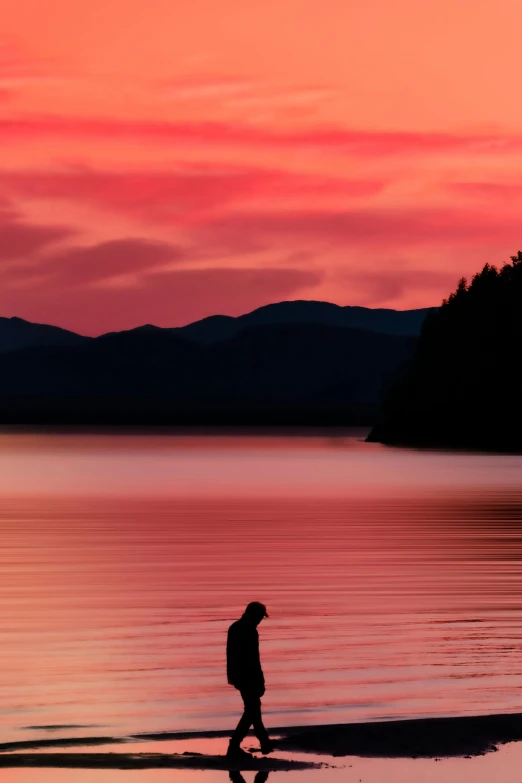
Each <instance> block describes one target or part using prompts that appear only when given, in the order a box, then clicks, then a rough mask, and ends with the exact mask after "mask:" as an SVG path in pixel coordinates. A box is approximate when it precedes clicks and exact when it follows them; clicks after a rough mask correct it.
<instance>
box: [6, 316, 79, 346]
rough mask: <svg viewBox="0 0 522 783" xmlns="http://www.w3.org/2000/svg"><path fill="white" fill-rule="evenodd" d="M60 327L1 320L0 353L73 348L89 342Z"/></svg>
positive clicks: (16, 320) (20, 320)
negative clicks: (40, 347)
mask: <svg viewBox="0 0 522 783" xmlns="http://www.w3.org/2000/svg"><path fill="white" fill-rule="evenodd" d="M88 339H89V338H88V337H82V336H80V335H79V334H75V333H74V332H69V331H67V330H66V329H60V328H59V327H58V326H47V325H46V324H34V323H31V322H30V321H24V320H23V319H22V318H0V353H5V352H6V351H16V350H18V349H20V348H31V347H33V346H42V347H44V346H71V345H80V344H81V343H84V342H85V341H86V340H88Z"/></svg>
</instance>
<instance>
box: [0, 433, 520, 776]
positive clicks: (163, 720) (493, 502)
mask: <svg viewBox="0 0 522 783" xmlns="http://www.w3.org/2000/svg"><path fill="white" fill-rule="evenodd" d="M521 470H522V457H518V456H494V455H476V454H464V453H461V454H453V455H446V454H444V453H442V452H418V451H408V450H395V449H387V448H382V447H380V446H375V445H370V444H364V443H362V442H360V441H358V440H357V439H355V438H352V439H350V438H347V437H344V438H343V439H339V440H333V439H331V438H325V437H318V438H310V437H306V438H297V439H293V438H284V437H277V438H270V437H265V438H251V437H248V438H245V439H241V438H238V437H233V438H225V437H219V438H215V439H213V438H208V437H205V438H189V437H181V438H173V437H162V436H143V437H138V436H117V437H112V436H101V435H96V436H83V435H74V436H40V435H38V436H36V435H23V436H15V435H3V436H0V492H1V493H2V504H1V506H0V532H1V541H2V547H1V548H0V572H1V574H2V579H1V581H0V600H1V602H2V615H1V616H0V634H1V638H2V645H1V646H0V666H1V667H2V671H4V672H5V673H6V677H5V682H4V684H3V686H2V689H1V690H0V729H1V732H2V736H3V737H4V739H5V740H6V741H7V740H10V739H22V738H23V739H27V738H31V737H38V736H41V733H38V731H36V730H34V729H31V730H23V727H27V726H42V725H46V724H79V725H83V726H86V728H85V729H79V730H77V731H76V732H75V731H71V733H73V734H74V733H76V734H78V732H83V733H85V734H87V735H91V736H92V735H95V734H100V733H102V734H105V733H109V734H126V733H133V732H139V731H163V730H197V729H213V728H216V729H222V728H225V727H230V726H233V725H234V723H235V722H236V720H237V717H238V713H239V711H240V704H239V699H238V695H237V693H235V692H234V691H233V690H232V689H231V688H229V687H228V686H227V684H226V679H225V674H224V643H225V636H226V629H227V626H228V624H229V623H230V622H231V621H232V620H233V619H235V618H236V617H237V616H238V614H239V613H240V612H241V610H242V608H243V607H244V605H245V604H246V603H247V601H249V600H252V599H260V600H263V601H264V602H266V603H267V605H268V608H269V614H270V619H269V620H267V621H265V622H264V623H263V624H262V626H261V628H260V635H261V649H262V657H263V662H264V668H265V672H266V677H267V684H268V688H267V694H266V697H265V699H264V710H265V714H266V717H267V724H268V725H271V726H277V725H295V724H306V723H308V724H313V723H326V722H343V721H352V720H371V719H380V718H386V717H388V718H393V717H407V716H416V715H442V714H466V713H468V714H469V713H486V712H494V711H499V712H500V711H518V710H519V709H520V704H521V703H522V688H521V685H520V661H519V650H520V647H521V636H522V622H521V620H522V616H521V613H522V606H521V595H522V567H521V559H522V543H521V524H522V514H521V510H522V490H521V488H520V476H521ZM9 774H11V773H9ZM187 774H188V773H187ZM288 774H290V773H288ZM518 783H520V782H518Z"/></svg>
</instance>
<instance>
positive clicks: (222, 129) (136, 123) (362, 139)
mask: <svg viewBox="0 0 522 783" xmlns="http://www.w3.org/2000/svg"><path fill="white" fill-rule="evenodd" d="M46 137H56V138H68V139H73V138H75V139H103V140H105V141H113V142H120V143H121V141H122V140H138V141H139V140H150V141H154V140H155V141H163V142H165V143H171V144H172V143H173V144H176V143H179V144H191V145H194V146H198V145H208V144H212V145H218V146H219V145H222V146H228V147H230V146H232V147H236V146H239V147H267V148H280V149H283V150H284V149H288V148H291V149H299V148H301V149H303V150H306V149H309V148H311V149H314V148H315V149H317V148H320V149H322V150H323V151H326V152H328V151H330V152H343V153H344V154H348V155H363V156H376V157H380V156H397V155H400V156H408V155H439V154H462V153H463V152H467V153H470V154H476V155H491V154H502V153H514V152H520V151H521V150H522V136H519V135H514V134H505V135H503V134H458V133H422V132H396V131H365V130H349V129H344V128H341V127H312V128H310V129H304V130H295V131H277V130H273V129H270V128H268V127H264V126H260V125H246V124H240V123H230V122H228V123H227V122H203V121H199V122H174V121H154V120H123V119H117V118H112V117H79V116H65V115H63V116H59V115H36V116H35V115H32V116H20V117H11V118H3V119H0V139H2V140H3V141H4V143H8V142H19V141H21V140H23V139H31V138H34V139H38V138H46Z"/></svg>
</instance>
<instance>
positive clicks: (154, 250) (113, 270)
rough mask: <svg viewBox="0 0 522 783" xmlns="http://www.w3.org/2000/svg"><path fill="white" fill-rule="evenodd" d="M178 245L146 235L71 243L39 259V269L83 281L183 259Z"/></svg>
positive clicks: (62, 278)
mask: <svg viewBox="0 0 522 783" xmlns="http://www.w3.org/2000/svg"><path fill="white" fill-rule="evenodd" d="M185 256H186V254H185V253H184V251H182V250H181V249H180V248H178V247H175V246H174V245H169V244H168V243H166V242H153V241H151V240H147V239H134V238H129V239H115V240H112V241H109V242H102V243H100V244H98V245H89V246H86V247H70V248H66V249H64V250H61V251H59V252H57V253H54V254H52V255H48V254H46V255H45V256H41V257H40V259H39V269H40V271H41V272H42V273H44V274H45V275H48V276H49V277H50V278H52V279H51V281H50V284H51V285H52V284H53V281H54V280H58V281H60V282H68V283H71V284H73V285H82V284H83V283H90V282H95V281H101V280H104V279H107V278H111V277H115V276H118V275H124V274H133V273H138V272H141V273H143V272H144V271H147V270H150V269H151V268H154V267H156V266H159V265H162V264H166V263H168V262H173V261H179V260H181V259H184V258H185Z"/></svg>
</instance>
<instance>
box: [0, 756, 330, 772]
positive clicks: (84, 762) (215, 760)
mask: <svg viewBox="0 0 522 783" xmlns="http://www.w3.org/2000/svg"><path fill="white" fill-rule="evenodd" d="M2 767H3V768H10V767H38V768H43V767H52V768H62V769H128V770H130V769H135V770H138V769H222V770H243V771H244V770H263V771H266V772H275V771H283V772H290V771H292V770H295V771H297V770H303V769H317V768H319V767H321V765H320V764H317V763H315V762H306V761H291V760H287V759H278V758H259V757H255V756H252V758H251V759H240V760H235V759H230V758H227V756H209V755H205V754H203V753H202V754H199V753H179V754H177V753H7V754H5V755H1V756H0V768H2Z"/></svg>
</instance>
